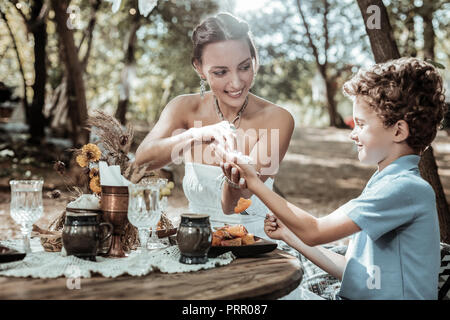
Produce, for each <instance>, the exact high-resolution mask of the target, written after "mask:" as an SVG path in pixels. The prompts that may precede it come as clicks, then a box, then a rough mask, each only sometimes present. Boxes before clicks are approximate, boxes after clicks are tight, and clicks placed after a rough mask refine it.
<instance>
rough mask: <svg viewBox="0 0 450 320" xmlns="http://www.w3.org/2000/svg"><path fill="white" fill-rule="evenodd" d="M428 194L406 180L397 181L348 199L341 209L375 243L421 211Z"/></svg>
mask: <svg viewBox="0 0 450 320" xmlns="http://www.w3.org/2000/svg"><path fill="white" fill-rule="evenodd" d="M429 195H430V193H429V192H428V190H424V188H423V187H421V186H418V185H417V184H414V183H411V181H408V179H407V178H398V179H394V180H391V181H390V182H389V183H386V184H384V185H383V186H382V187H381V188H377V190H375V191H371V192H370V191H369V192H366V193H363V194H362V195H361V196H359V197H358V198H356V199H353V200H350V201H349V202H347V203H346V204H344V205H343V206H342V207H341V208H340V210H343V211H344V212H345V213H346V214H347V216H348V217H349V218H350V219H352V220H353V222H355V223H356V224H357V225H358V226H359V227H360V228H361V230H364V231H365V232H366V233H367V234H368V235H369V237H370V238H371V239H372V240H373V241H376V240H377V239H378V238H380V237H381V236H383V235H384V234H386V233H388V232H390V231H392V230H394V229H396V228H398V227H400V226H401V225H403V224H406V223H408V222H409V221H412V220H413V219H414V218H415V215H416V213H417V212H420V211H421V210H423V208H424V205H425V203H424V202H426V201H427V199H426V197H428V196H429ZM424 197H425V198H424Z"/></svg>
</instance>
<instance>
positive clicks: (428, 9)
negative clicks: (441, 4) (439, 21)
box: [419, 1, 436, 60]
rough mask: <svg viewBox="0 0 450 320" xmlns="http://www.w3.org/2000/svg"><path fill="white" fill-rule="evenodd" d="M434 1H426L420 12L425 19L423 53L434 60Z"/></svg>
mask: <svg viewBox="0 0 450 320" xmlns="http://www.w3.org/2000/svg"><path fill="white" fill-rule="evenodd" d="M434 10H435V8H434V4H433V2H426V1H424V3H423V6H422V7H421V8H419V14H420V16H421V17H422V21H423V53H424V57H425V58H428V59H431V60H434V46H435V36H436V35H435V33H434V28H433V14H434Z"/></svg>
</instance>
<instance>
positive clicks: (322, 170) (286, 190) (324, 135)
mask: <svg viewBox="0 0 450 320" xmlns="http://www.w3.org/2000/svg"><path fill="white" fill-rule="evenodd" d="M349 133H350V130H346V129H335V128H325V129H321V128H299V129H296V131H295V132H294V135H293V138H292V140H291V143H290V146H289V150H288V152H287V154H286V156H285V158H284V160H283V162H282V163H281V167H280V170H279V173H278V175H277V177H276V179H275V185H276V186H277V187H278V189H279V190H280V191H281V192H282V193H283V195H284V196H285V198H286V199H287V200H288V201H290V202H292V203H293V204H295V205H297V206H299V207H301V208H302V209H304V210H306V211H308V212H310V213H311V214H313V215H314V216H316V217H321V216H324V215H327V214H329V213H331V212H332V211H333V210H335V209H336V208H338V207H339V206H340V205H342V204H344V203H345V202H347V201H348V200H350V199H352V198H354V197H357V196H358V195H359V194H360V193H361V191H362V190H363V188H364V186H365V184H366V182H367V180H368V179H369V178H370V176H371V175H372V174H373V173H374V172H375V170H376V167H375V166H367V165H363V164H360V163H359V161H358V158H357V152H356V149H355V147H354V144H353V142H352V141H351V140H350V139H349ZM433 147H434V152H435V157H436V159H437V164H438V167H439V174H440V177H441V181H442V184H443V186H444V189H445V193H446V195H447V197H450V137H448V136H447V134H446V133H445V132H444V131H440V132H439V133H438V136H437V139H436V140H435V142H434V144H433ZM172 168H173V173H174V180H175V189H174V190H173V193H172V195H171V196H170V197H169V208H168V213H169V214H170V216H171V218H172V219H173V220H174V221H175V223H176V222H177V221H178V219H177V217H178V216H179V214H180V213H183V212H185V211H186V210H187V205H188V202H187V200H186V198H185V196H184V194H183V190H182V178H183V174H184V168H183V167H182V166H181V165H180V166H173V167H172ZM44 175H45V180H44V181H45V185H44V188H45V191H44V215H43V217H42V218H41V219H40V220H39V221H38V222H37V223H36V224H37V225H39V226H40V227H46V226H47V225H48V224H49V222H50V221H53V219H55V218H56V217H57V216H58V215H59V214H60V213H61V212H62V211H63V210H64V208H65V205H66V204H67V202H68V196H69V195H70V194H69V193H67V192H63V197H62V198H61V199H57V200H54V199H50V198H49V196H48V193H49V191H50V190H52V189H54V188H58V189H60V190H61V191H64V190H65V189H64V185H61V181H60V180H61V179H60V178H59V176H58V175H57V174H56V173H55V172H53V171H48V172H45V173H44ZM449 199H450V198H449ZM9 201H10V194H9V188H8V179H7V178H2V179H0V240H4V239H8V238H9V239H11V238H15V237H18V236H19V234H18V231H19V228H18V226H17V225H16V224H15V223H14V221H13V220H12V219H11V218H10V216H9Z"/></svg>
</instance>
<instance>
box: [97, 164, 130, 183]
mask: <svg viewBox="0 0 450 320" xmlns="http://www.w3.org/2000/svg"><path fill="white" fill-rule="evenodd" d="M99 171H100V184H101V185H102V186H128V185H130V184H132V183H131V182H130V181H129V180H127V179H125V177H124V176H122V174H121V173H120V166H108V164H107V163H106V162H105V161H100V163H99Z"/></svg>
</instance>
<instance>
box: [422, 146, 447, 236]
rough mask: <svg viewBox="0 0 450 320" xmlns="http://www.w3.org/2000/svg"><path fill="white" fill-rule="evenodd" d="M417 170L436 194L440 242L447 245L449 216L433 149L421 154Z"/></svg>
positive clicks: (430, 148)
mask: <svg viewBox="0 0 450 320" xmlns="http://www.w3.org/2000/svg"><path fill="white" fill-rule="evenodd" d="M419 169H420V174H421V175H422V177H423V178H424V179H425V180H427V181H428V182H429V183H430V184H431V186H432V187H433V189H434V192H435V193H436V204H437V209H438V216H439V227H440V232H441V241H443V242H446V243H449V242H450V215H449V214H448V212H449V211H448V203H447V199H446V198H445V193H444V189H443V187H442V183H441V179H440V177H439V174H438V167H437V165H436V159H435V158H434V154H433V148H432V147H431V146H430V147H429V148H428V149H427V150H426V151H425V152H424V153H423V155H422V157H421V159H420V162H419Z"/></svg>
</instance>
